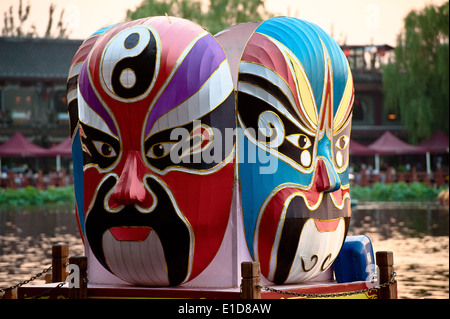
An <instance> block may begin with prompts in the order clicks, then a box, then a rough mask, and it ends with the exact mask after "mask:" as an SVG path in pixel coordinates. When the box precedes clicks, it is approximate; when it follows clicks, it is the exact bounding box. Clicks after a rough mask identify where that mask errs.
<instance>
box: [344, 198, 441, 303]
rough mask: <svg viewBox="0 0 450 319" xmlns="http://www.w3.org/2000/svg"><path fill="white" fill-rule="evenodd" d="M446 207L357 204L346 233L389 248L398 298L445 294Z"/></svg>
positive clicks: (383, 248)
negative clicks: (392, 259)
mask: <svg viewBox="0 0 450 319" xmlns="http://www.w3.org/2000/svg"><path fill="white" fill-rule="evenodd" d="M448 216H449V210H448V207H438V206H434V205H430V206H409V207H407V206H404V207H402V206H394V207H393V206H386V207H382V208H376V207H373V206H372V207H369V206H362V205H358V206H357V208H356V209H353V211H352V218H351V222H350V229H349V235H352V234H358V235H360V234H364V235H367V236H369V238H370V239H371V241H372V244H373V247H374V250H375V251H392V252H393V253H394V268H395V271H396V273H397V277H396V279H397V281H398V295H399V298H440V299H441V298H445V299H448V298H449V277H448V274H449V259H448V258H449V217H448Z"/></svg>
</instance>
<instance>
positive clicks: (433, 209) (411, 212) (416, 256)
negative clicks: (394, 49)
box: [0, 203, 449, 299]
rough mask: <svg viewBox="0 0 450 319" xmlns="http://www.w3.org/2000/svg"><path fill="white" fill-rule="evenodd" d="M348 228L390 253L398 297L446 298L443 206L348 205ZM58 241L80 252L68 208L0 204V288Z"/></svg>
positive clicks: (34, 266) (46, 256) (29, 271)
mask: <svg viewBox="0 0 450 319" xmlns="http://www.w3.org/2000/svg"><path fill="white" fill-rule="evenodd" d="M353 234H358V235H361V234H364V235H367V236H369V237H370V239H371V241H372V244H373V247H374V250H375V251H382V250H388V251H392V252H393V253H394V267H395V271H396V272H397V277H396V279H397V281H398V294H399V298H402V299H403V298H437V299H448V298H449V210H448V207H439V206H436V205H434V204H430V205H422V206H417V205H416V206H410V205H400V206H394V207H393V206H392V205H382V206H381V207H380V205H372V204H367V205H366V204H362V203H361V204H359V205H358V206H357V208H354V209H353V211H352V218H351V224H350V230H349V235H353ZM59 243H67V244H69V253H70V256H81V255H83V254H84V249H83V244H82V242H81V239H80V236H79V233H78V226H77V222H76V218H75V212H74V210H73V209H70V208H67V207H47V208H41V209H39V210H33V211H26V210H12V211H11V210H9V211H5V210H2V209H1V208H0V288H6V287H9V286H12V285H15V284H17V283H19V282H22V281H24V280H26V279H29V278H30V277H31V276H32V275H34V274H36V273H39V272H40V271H42V270H43V269H45V268H47V267H49V266H50V265H51V247H52V245H54V244H59ZM33 283H39V284H40V283H44V280H43V277H41V278H38V279H36V280H35V281H34V282H33ZM33 283H30V284H33Z"/></svg>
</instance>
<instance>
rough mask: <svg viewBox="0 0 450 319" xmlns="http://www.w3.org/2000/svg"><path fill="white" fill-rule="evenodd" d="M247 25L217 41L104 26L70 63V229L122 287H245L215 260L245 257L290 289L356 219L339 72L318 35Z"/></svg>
mask: <svg viewBox="0 0 450 319" xmlns="http://www.w3.org/2000/svg"><path fill="white" fill-rule="evenodd" d="M255 25H258V27H256V26H255ZM251 28H253V29H251V32H248V35H247V33H246V34H245V35H243V34H241V35H240V37H239V41H237V40H236V41H237V42H239V43H236V44H235V43H234V42H228V44H227V45H224V43H222V42H221V44H219V42H218V40H219V38H220V36H219V35H216V38H214V37H213V36H212V35H211V34H209V33H208V32H206V31H204V30H203V29H202V28H201V27H199V26H198V25H196V24H194V23H192V22H189V21H187V20H184V19H179V18H174V17H151V18H145V19H140V20H136V21H131V22H126V23H121V24H117V25H113V26H110V27H107V28H104V29H101V30H99V31H98V32H96V33H95V34H93V35H92V36H91V37H90V38H88V39H87V40H86V41H84V42H83V44H82V45H81V46H80V48H79V50H78V51H77V53H76V54H75V56H74V58H73V61H72V65H71V68H70V70H69V77H68V83H67V85H68V93H67V101H68V108H69V115H70V123H71V133H72V137H73V143H72V155H73V164H74V179H75V197H76V206H77V207H76V210H77V217H78V221H79V226H80V231H81V233H82V235H83V239H84V243H85V245H86V250H87V251H88V252H89V254H90V256H91V255H92V256H93V257H92V258H94V259H95V260H96V261H97V262H98V264H100V265H101V267H103V268H104V269H105V270H107V271H108V272H109V273H111V274H114V276H116V277H118V278H120V279H122V280H123V281H125V282H128V283H131V284H138V285H145V286H168V285H169V286H176V285H180V284H184V285H185V284H189V283H192V281H193V280H194V281H196V282H195V286H217V285H219V281H220V280H219V278H220V277H224V276H237V277H239V276H238V271H231V272H228V271H226V270H225V268H226V267H227V266H226V263H225V262H223V261H227V262H230V263H233V265H234V264H236V267H235V269H238V268H239V262H241V261H246V260H251V259H253V260H257V261H259V262H260V265H261V272H262V275H263V276H264V277H265V278H266V279H268V280H269V281H271V282H274V283H277V284H284V283H297V282H302V281H307V280H309V279H311V278H314V277H315V276H317V275H319V274H320V273H322V272H324V271H326V270H327V269H328V268H329V267H330V265H331V264H332V263H333V261H334V259H335V258H336V257H337V254H338V253H339V250H340V248H341V246H342V244H343V241H344V238H345V236H346V233H347V229H348V225H349V220H350V197H349V179H348V154H349V151H348V147H349V145H348V143H349V137H350V125H351V123H350V122H351V114H352V103H353V82H352V77H351V73H350V69H349V66H348V63H347V60H346V58H345V56H344V55H343V52H342V51H341V49H340V48H339V46H338V45H337V44H336V42H334V41H333V39H332V38H331V37H330V36H328V35H327V34H326V33H325V32H324V31H322V30H321V29H320V28H319V27H317V26H315V25H314V24H311V23H308V22H305V21H301V20H298V19H292V18H286V17H280V18H272V19H269V20H267V21H265V22H263V23H261V24H253V26H252V27H251ZM255 28H256V30H255ZM230 30H233V27H231V28H230ZM234 30H235V32H238V33H239V32H240V31H239V30H240V29H239V28H237V29H234ZM236 30H237V31H236ZM232 33H233V32H231V33H229V34H232ZM221 39H222V40H221V41H227V40H226V39H227V37H224V38H221ZM224 39H225V40H224ZM228 39H230V38H228ZM222 47H224V48H225V47H227V50H225V52H227V54H228V58H227V57H226V54H225V53H224V50H223V49H222ZM230 48H231V49H230ZM230 51H235V52H234V57H233V58H232V59H231V55H230ZM236 57H237V58H236ZM231 60H233V63H232V64H233V67H232V68H231V69H230V65H229V61H231ZM230 63H231V62H230ZM230 132H231V134H232V137H231V138H230ZM230 141H231V146H230ZM235 145H236V146H235ZM235 163H236V164H235ZM235 165H236V166H235ZM239 191H240V193H239ZM236 194H237V195H236ZM239 195H240V196H239ZM233 196H235V197H234V199H235V202H233V203H235V204H236V205H235V204H233V205H232V197H233ZM242 251H245V252H244V253H242ZM199 278H200V279H199ZM238 280H239V278H238Z"/></svg>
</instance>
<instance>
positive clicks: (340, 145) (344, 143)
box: [336, 135, 350, 150]
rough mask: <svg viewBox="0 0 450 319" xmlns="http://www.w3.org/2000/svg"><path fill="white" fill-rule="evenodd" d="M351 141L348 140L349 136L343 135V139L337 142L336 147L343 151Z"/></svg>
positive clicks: (340, 138)
mask: <svg viewBox="0 0 450 319" xmlns="http://www.w3.org/2000/svg"><path fill="white" fill-rule="evenodd" d="M349 141H350V139H349V138H348V136H347V135H342V136H341V137H339V139H338V140H337V142H336V147H337V148H338V149H340V150H343V149H345V148H346V147H347V145H348V143H349Z"/></svg>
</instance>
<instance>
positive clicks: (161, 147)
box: [145, 142, 176, 159]
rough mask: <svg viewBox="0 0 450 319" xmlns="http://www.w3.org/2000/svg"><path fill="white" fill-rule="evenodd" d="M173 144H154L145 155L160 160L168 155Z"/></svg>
mask: <svg viewBox="0 0 450 319" xmlns="http://www.w3.org/2000/svg"><path fill="white" fill-rule="evenodd" d="M175 144H176V143H173V142H165V143H164V142H162V143H156V144H154V145H153V146H152V147H150V149H149V150H148V151H147V153H146V154H145V155H146V156H148V157H150V158H153V159H158V158H162V157H164V156H167V155H168V154H169V153H170V151H171V150H172V148H173V146H174V145H175Z"/></svg>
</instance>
